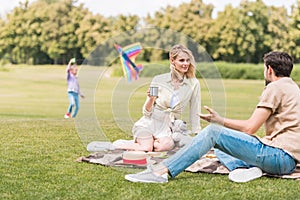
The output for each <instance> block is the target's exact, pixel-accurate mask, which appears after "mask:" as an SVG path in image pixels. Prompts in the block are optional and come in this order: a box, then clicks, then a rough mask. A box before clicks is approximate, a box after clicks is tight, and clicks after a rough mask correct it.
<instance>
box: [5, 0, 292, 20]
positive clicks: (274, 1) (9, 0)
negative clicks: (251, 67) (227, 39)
mask: <svg viewBox="0 0 300 200" xmlns="http://www.w3.org/2000/svg"><path fill="white" fill-rule="evenodd" d="M33 1H35V0H29V2H33ZM190 1H191V0H152V1H150V0H108V1H107V0H78V3H83V4H84V5H85V7H86V8H88V9H89V10H90V11H91V12H93V13H94V14H96V13H99V14H101V15H103V16H105V17H109V16H116V15H118V14H124V15H128V14H136V15H139V16H140V17H145V16H146V15H147V14H153V13H155V11H159V10H160V9H161V8H163V7H166V6H167V5H173V6H178V5H180V4H181V3H183V2H190ZM263 1H264V3H265V4H267V5H274V6H286V7H287V8H288V9H290V7H291V5H293V4H296V2H297V0H284V1H283V0H263ZM19 2H25V0H1V3H0V15H1V17H4V16H5V15H6V13H9V12H11V11H12V10H13V8H14V7H16V6H19ZM203 2H204V3H206V4H208V3H211V4H213V5H214V6H215V9H214V13H213V16H214V17H215V16H217V13H218V11H222V10H223V9H224V7H225V5H228V4H231V5H232V6H234V7H235V6H238V5H239V3H240V0H203Z"/></svg>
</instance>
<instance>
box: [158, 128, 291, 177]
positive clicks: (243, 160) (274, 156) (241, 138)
mask: <svg viewBox="0 0 300 200" xmlns="http://www.w3.org/2000/svg"><path fill="white" fill-rule="evenodd" d="M213 147H214V148H215V149H219V150H220V151H221V152H218V153H219V156H220V155H221V156H220V157H219V158H221V159H222V160H221V162H222V163H223V164H225V166H227V167H228V168H229V170H233V169H236V168H239V167H247V168H248V167H252V166H256V167H259V168H260V169H261V170H262V171H264V172H266V173H269V174H274V175H284V174H291V173H292V172H293V171H294V169H295V168H296V161H295V160H294V158H293V157H292V156H291V155H290V154H288V153H287V152H286V151H284V150H282V149H280V148H275V147H271V146H268V145H265V144H263V143H262V142H260V141H259V140H258V139H257V138H256V137H254V136H251V135H248V134H246V133H243V132H239V131H235V130H232V129H228V128H225V127H222V126H218V125H214V124H211V125H209V126H207V127H206V128H204V129H203V130H202V131H201V132H199V133H198V135H197V136H195V137H194V138H193V140H192V141H191V142H190V143H189V144H188V145H185V147H183V148H182V149H180V150H179V151H178V152H177V153H176V154H175V155H173V156H171V157H170V158H168V159H166V160H164V161H163V164H164V165H165V166H166V167H167V168H168V170H169V173H170V175H171V176H172V177H175V176H177V175H178V174H179V173H180V172H182V171H183V170H185V169H186V168H187V167H189V166H190V165H191V164H193V163H194V162H195V161H197V160H198V159H199V158H201V157H202V156H203V155H205V154H206V153H207V152H208V151H209V150H210V149H211V148H213ZM222 152H224V153H222ZM220 153H222V154H220Z"/></svg>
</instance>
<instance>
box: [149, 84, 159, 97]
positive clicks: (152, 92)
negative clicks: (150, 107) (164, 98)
mask: <svg viewBox="0 0 300 200" xmlns="http://www.w3.org/2000/svg"><path fill="white" fill-rule="evenodd" d="M150 96H152V97H157V96H158V87H155V86H151V87H150Z"/></svg>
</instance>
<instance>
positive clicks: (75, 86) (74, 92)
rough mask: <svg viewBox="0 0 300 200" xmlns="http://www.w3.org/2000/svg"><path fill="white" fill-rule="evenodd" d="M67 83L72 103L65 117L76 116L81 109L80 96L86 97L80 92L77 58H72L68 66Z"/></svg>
mask: <svg viewBox="0 0 300 200" xmlns="http://www.w3.org/2000/svg"><path fill="white" fill-rule="evenodd" d="M66 71H67V83H68V98H69V101H70V105H69V108H68V111H67V113H66V114H65V116H64V118H65V119H68V118H71V117H72V118H75V117H76V115H77V113H78V110H79V97H78V95H80V97H82V98H84V95H83V94H81V93H80V87H79V83H78V79H77V71H78V69H77V65H76V60H75V58H72V59H71V60H70V61H69V63H68V66H67V70H66ZM74 106H75V110H74V112H73V114H72V110H73V107H74Z"/></svg>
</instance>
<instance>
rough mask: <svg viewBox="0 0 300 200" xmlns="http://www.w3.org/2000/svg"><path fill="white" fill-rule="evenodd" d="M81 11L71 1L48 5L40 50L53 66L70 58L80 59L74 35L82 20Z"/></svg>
mask: <svg viewBox="0 0 300 200" xmlns="http://www.w3.org/2000/svg"><path fill="white" fill-rule="evenodd" d="M81 11H82V9H81V8H77V7H75V6H74V5H73V1H72V0H65V1H60V2H58V3H52V4H50V5H48V7H47V10H46V13H47V16H48V19H47V21H46V22H44V23H43V32H42V34H41V38H42V40H43V44H42V50H43V51H45V52H47V54H48V55H49V57H50V58H51V59H53V60H54V63H55V64H58V63H66V62H67V60H68V59H69V58H71V57H77V58H78V57H81V54H80V46H79V45H78V37H77V35H76V34H75V31H76V30H77V28H79V24H80V21H81V20H82V19H83V14H82V13H81Z"/></svg>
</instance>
